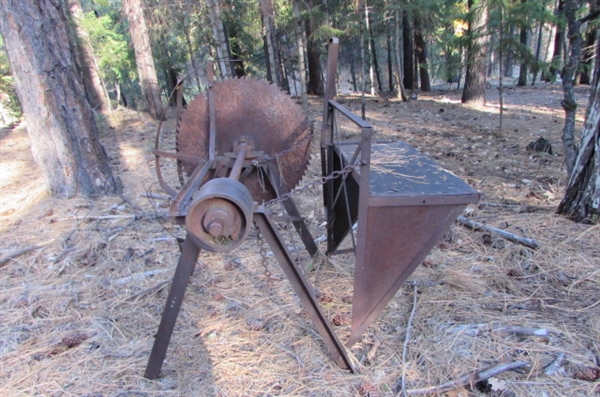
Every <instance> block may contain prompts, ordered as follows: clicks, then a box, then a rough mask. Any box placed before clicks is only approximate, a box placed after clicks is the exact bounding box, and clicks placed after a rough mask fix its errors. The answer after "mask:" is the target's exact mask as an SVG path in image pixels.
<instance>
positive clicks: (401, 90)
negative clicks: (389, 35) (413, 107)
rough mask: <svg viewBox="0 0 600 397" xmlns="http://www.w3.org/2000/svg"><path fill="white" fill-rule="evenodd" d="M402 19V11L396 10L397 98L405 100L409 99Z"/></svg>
mask: <svg viewBox="0 0 600 397" xmlns="http://www.w3.org/2000/svg"><path fill="white" fill-rule="evenodd" d="M401 24H402V19H401V16H400V11H398V10H394V39H395V40H394V44H395V48H394V49H395V51H394V54H395V58H396V59H395V61H396V62H395V64H396V72H395V75H396V87H397V94H398V95H397V98H401V99H402V100H403V101H405V102H407V101H408V95H406V90H405V89H404V78H403V76H402V53H401V52H400V48H401V45H400V44H401V43H400V42H401V41H402V36H401V35H400V31H401Z"/></svg>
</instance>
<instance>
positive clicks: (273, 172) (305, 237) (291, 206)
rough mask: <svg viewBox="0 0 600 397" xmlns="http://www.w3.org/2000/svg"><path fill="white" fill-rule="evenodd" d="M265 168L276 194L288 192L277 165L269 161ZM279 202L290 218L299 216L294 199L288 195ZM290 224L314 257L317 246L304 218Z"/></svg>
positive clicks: (279, 195) (280, 194)
mask: <svg viewBox="0 0 600 397" xmlns="http://www.w3.org/2000/svg"><path fill="white" fill-rule="evenodd" d="M266 168H267V170H266V171H267V177H268V178H269V182H271V185H272V186H273V188H274V189H275V192H276V193H277V196H278V197H281V196H283V195H284V194H287V193H289V190H288V188H287V187H286V186H285V184H284V183H283V181H282V180H281V174H280V173H279V167H278V166H277V164H276V163H275V162H273V161H271V162H269V165H268V166H267V167H266ZM281 204H282V205H283V208H285V211H286V212H287V213H288V215H289V216H290V217H291V218H300V212H299V211H298V208H297V207H296V204H295V203H294V200H292V199H291V198H290V197H288V198H286V199H284V200H282V202H281ZM292 225H294V228H295V229H296V231H297V232H298V234H299V235H300V238H301V239H302V243H304V247H305V248H306V250H307V251H308V253H309V255H310V256H311V257H314V256H315V255H316V254H317V252H318V251H319V248H318V247H317V244H315V240H314V239H313V237H312V235H311V234H310V232H309V231H308V227H307V226H306V222H304V220H293V221H292Z"/></svg>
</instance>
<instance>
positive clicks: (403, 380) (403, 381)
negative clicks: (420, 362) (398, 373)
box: [400, 284, 418, 396]
mask: <svg viewBox="0 0 600 397" xmlns="http://www.w3.org/2000/svg"><path fill="white" fill-rule="evenodd" d="M417 295H418V290H417V284H415V285H414V294H413V307H412V310H411V312H410V317H409V318H408V324H406V335H405V336H404V345H403V346H402V378H401V379H400V390H401V391H402V393H404V395H405V396H406V395H407V394H406V352H407V351H408V342H410V328H411V327H412V321H413V318H414V317H415V312H416V311H417Z"/></svg>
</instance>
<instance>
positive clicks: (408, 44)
mask: <svg viewBox="0 0 600 397" xmlns="http://www.w3.org/2000/svg"><path fill="white" fill-rule="evenodd" d="M411 20H412V18H411V17H410V13H409V12H408V11H407V10H403V11H402V50H403V51H402V53H403V58H402V61H403V72H404V88H406V89H407V90H412V89H414V88H415V75H414V68H413V64H414V58H415V56H414V53H413V48H414V44H413V38H414V34H413V27H412V21H411Z"/></svg>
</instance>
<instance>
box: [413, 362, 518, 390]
mask: <svg viewBox="0 0 600 397" xmlns="http://www.w3.org/2000/svg"><path fill="white" fill-rule="evenodd" d="M528 366H529V364H528V363H526V362H525V361H514V362H510V363H501V364H496V365H493V366H491V367H489V368H486V369H483V370H481V371H477V372H474V373H472V374H469V375H464V376H461V377H460V378H458V379H456V380H453V381H450V382H446V383H444V384H441V385H439V386H431V387H425V388H423V389H411V390H407V391H406V395H412V396H414V395H418V394H439V393H445V392H447V391H450V390H456V389H459V388H461V387H473V385H475V383H477V382H481V381H483V380H487V379H489V378H491V377H492V376H496V375H499V374H501V373H502V372H506V371H512V370H515V369H518V368H523V367H528Z"/></svg>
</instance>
